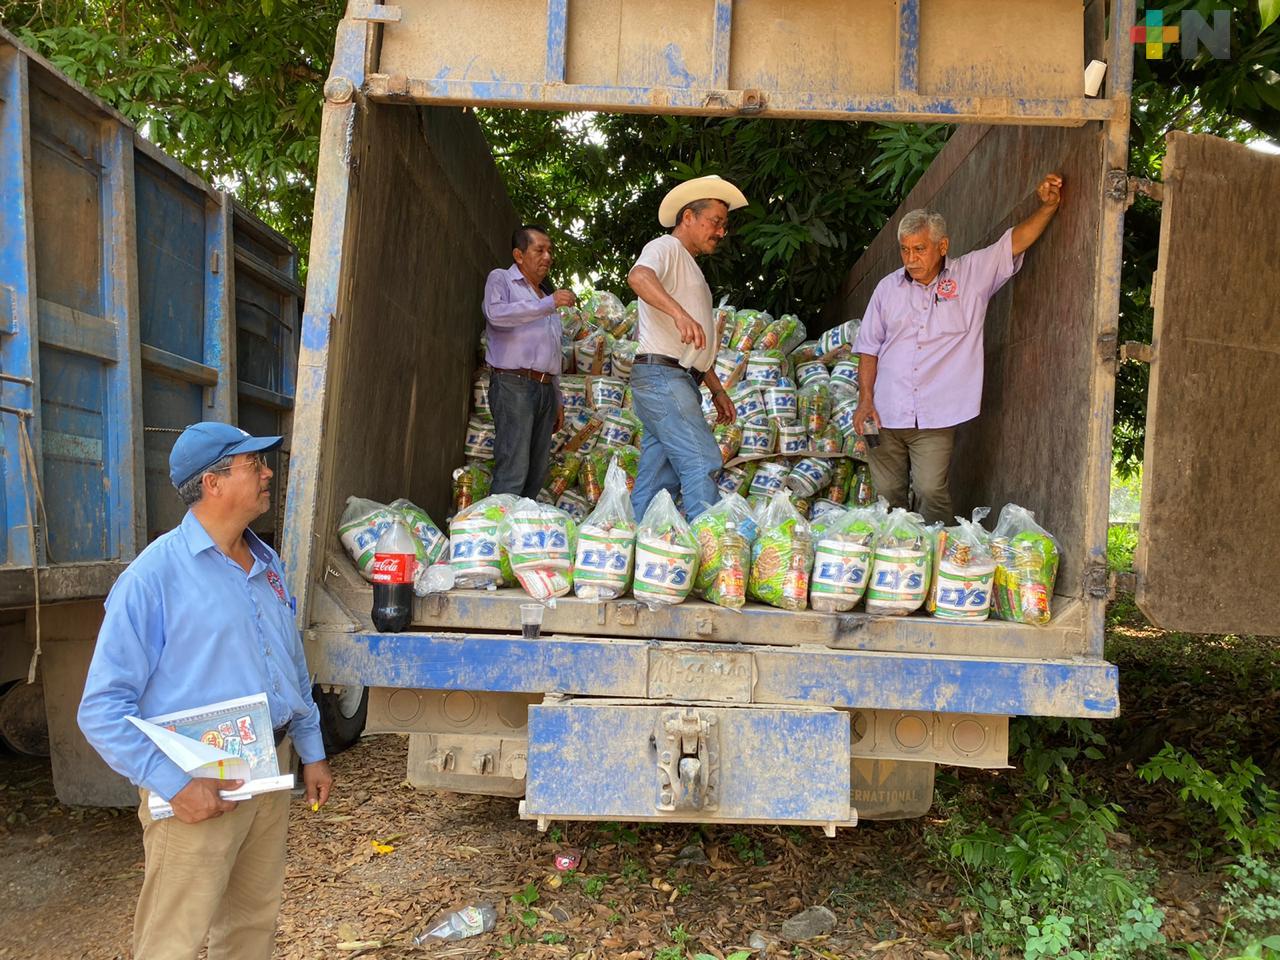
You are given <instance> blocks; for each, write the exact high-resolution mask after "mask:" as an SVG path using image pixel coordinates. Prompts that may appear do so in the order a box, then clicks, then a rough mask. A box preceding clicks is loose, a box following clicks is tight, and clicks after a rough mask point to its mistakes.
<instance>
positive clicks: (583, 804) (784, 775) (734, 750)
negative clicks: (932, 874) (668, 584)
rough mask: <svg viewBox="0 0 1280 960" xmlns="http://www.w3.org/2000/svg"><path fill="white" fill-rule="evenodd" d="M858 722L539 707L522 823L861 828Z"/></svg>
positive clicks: (794, 710) (678, 709)
mask: <svg viewBox="0 0 1280 960" xmlns="http://www.w3.org/2000/svg"><path fill="white" fill-rule="evenodd" d="M849 740H850V732H849V716H848V714H847V713H844V712H842V711H838V710H830V709H825V708H820V709H807V708H799V707H787V708H775V707H724V706H715V707H712V706H697V705H693V706H691V705H682V706H672V705H670V704H652V705H651V704H644V705H639V704H631V705H628V704H622V703H617V702H608V701H583V700H578V701H573V700H565V701H559V702H554V701H553V702H547V703H543V704H537V705H534V706H531V707H530V708H529V770H528V781H527V785H526V792H525V798H526V799H525V802H524V804H522V806H521V813H522V815H523V816H525V817H527V818H530V819H537V820H539V821H540V823H541V822H542V821H546V820H555V819H574V820H593V819H598V820H669V821H676V822H709V823H751V822H758V823H797V824H813V825H818V826H822V827H824V829H826V830H827V832H828V833H833V832H834V830H835V827H836V826H851V825H853V823H855V822H856V817H857V813H856V811H855V810H854V809H853V808H852V807H851V806H850V803H849V797H850V781H849V774H850V762H849Z"/></svg>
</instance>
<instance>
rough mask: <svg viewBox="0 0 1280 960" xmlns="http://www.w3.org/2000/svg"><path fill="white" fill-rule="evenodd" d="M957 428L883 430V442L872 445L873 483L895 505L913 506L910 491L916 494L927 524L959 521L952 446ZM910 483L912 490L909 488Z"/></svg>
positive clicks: (869, 462)
mask: <svg viewBox="0 0 1280 960" xmlns="http://www.w3.org/2000/svg"><path fill="white" fill-rule="evenodd" d="M955 439H956V428H955V427H941V428H938V429H934V430H920V429H908V430H893V429H889V428H887V427H882V428H881V429H880V445H879V446H878V447H872V448H871V449H870V451H869V453H868V457H867V462H868V465H869V466H870V467H871V484H872V486H874V487H875V488H876V493H877V494H878V495H879V496H882V497H884V498H885V499H886V500H888V501H889V506H891V507H907V508H911V507H910V504H909V502H908V496H909V494H910V493H911V492H912V491H914V493H915V506H914V508H912V509H915V510H916V511H917V512H918V513H919V514H920V515H921V516H923V517H924V522H925V523H936V522H937V521H939V520H941V521H943V522H944V523H946V524H948V525H950V524H952V523H955V520H954V519H953V517H952V515H951V486H950V483H951V449H952V447H953V446H954V445H955ZM908 482H909V485H910V489H908Z"/></svg>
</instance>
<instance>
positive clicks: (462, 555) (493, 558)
mask: <svg viewBox="0 0 1280 960" xmlns="http://www.w3.org/2000/svg"><path fill="white" fill-rule="evenodd" d="M517 499H518V498H517V497H513V496H511V495H510V494H507V493H495V494H494V495H493V496H491V497H485V498H484V499H483V500H477V501H476V502H475V503H473V504H472V505H471V506H469V507H467V508H465V509H463V510H460V511H459V512H458V513H457V514H455V515H454V517H453V519H452V520H450V521H449V563H450V564H451V565H452V567H453V571H454V583H455V584H456V585H457V586H459V587H462V588H464V589H475V588H480V587H500V586H502V584H503V583H509V582H512V581H513V580H514V579H515V578H514V577H513V576H511V563H510V561H509V560H507V558H506V557H505V553H506V551H505V549H504V548H503V546H502V544H501V542H500V540H499V539H498V528H499V526H500V525H501V523H502V520H503V518H504V517H505V516H506V515H507V514H508V513H510V512H511V510H512V508H514V507H515V505H516V501H517Z"/></svg>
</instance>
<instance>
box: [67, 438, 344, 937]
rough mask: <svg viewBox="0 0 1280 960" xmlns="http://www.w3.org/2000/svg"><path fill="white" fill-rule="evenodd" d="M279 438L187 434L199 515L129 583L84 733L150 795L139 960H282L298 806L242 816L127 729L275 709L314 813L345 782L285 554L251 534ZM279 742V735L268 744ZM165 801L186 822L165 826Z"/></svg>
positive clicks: (174, 463)
mask: <svg viewBox="0 0 1280 960" xmlns="http://www.w3.org/2000/svg"><path fill="white" fill-rule="evenodd" d="M280 443H281V438H280V437H253V436H250V435H249V434H247V433H245V432H244V431H243V430H239V429H237V428H235V427H233V426H231V425H230V424H226V423H213V422H207V423H198V424H195V425H194V426H191V427H188V428H187V429H186V430H184V431H183V432H182V434H181V436H179V437H178V439H177V442H175V443H174V445H173V451H172V453H170V455H169V478H170V480H171V481H172V482H173V485H174V486H175V487H176V488H177V490H178V495H179V496H180V497H181V498H182V501H183V502H184V503H185V504H186V505H187V506H188V508H189V509H188V512H187V514H186V516H185V517H184V518H183V520H182V523H181V525H179V526H178V527H177V528H175V529H173V530H170V531H169V532H168V533H165V534H163V535H162V536H160V537H158V538H157V539H156V540H155V542H153V543H152V544H151V545H150V546H148V547H147V548H146V549H145V550H143V551H142V553H141V554H139V555H138V558H137V559H136V560H134V561H133V563H131V564H129V566H128V568H127V569H126V570H125V571H124V573H122V574H121V575H120V579H119V580H117V581H116V583H115V586H114V587H113V588H112V590H111V593H110V595H109V596H108V597H107V602H106V615H105V617H104V619H103V622H102V628H101V630H100V631H99V633H98V642H97V646H96V647H95V649H94V654H93V662H92V664H91V665H90V667H89V676H88V679H87V681H86V683H85V691H84V697H83V699H82V700H81V703H80V712H79V722H80V729H81V730H82V731H84V735H85V737H86V738H87V739H88V741H89V743H90V744H91V745H92V746H93V748H94V749H95V750H97V751H98V753H99V754H101V755H102V758H103V759H104V760H106V761H107V763H108V764H109V765H110V766H111V767H112V768H113V769H114V770H116V771H117V772H119V773H121V774H123V775H124V776H126V777H128V778H129V779H130V780H132V781H133V782H134V783H136V784H137V785H138V786H139V788H140V793H141V795H142V803H141V806H140V807H139V810H138V817H139V819H140V820H141V821H142V845H143V848H144V851H145V854H146V874H145V877H144V879H143V884H142V893H141V894H140V896H139V898H138V907H137V912H136V914H135V916H134V928H133V949H134V957H135V960H168V958H174V960H177V958H184V960H185V958H194V957H195V956H196V954H197V953H198V952H199V950H200V947H201V946H202V944H203V943H204V941H205V938H206V936H207V937H208V941H209V954H208V955H209V960H231V958H235V960H254V958H260V957H261V958H265V957H269V956H270V955H271V952H272V948H273V946H274V942H275V924H276V914H277V913H278V912H279V909H280V897H281V892H282V886H283V883H284V857H285V839H286V833H287V829H288V816H289V793H288V791H284V792H274V793H262V794H259V795H257V796H254V797H252V798H251V799H249V800H243V801H240V802H238V803H233V802H231V801H229V800H226V799H224V798H223V797H222V796H221V795H220V793H219V791H220V790H226V789H231V788H234V787H237V786H240V785H241V782H240V781H237V780H215V779H209V778H202V777H196V778H192V777H190V776H189V775H188V774H186V773H184V772H183V770H182V768H181V767H179V766H178V765H177V764H175V763H174V762H173V761H172V760H170V759H169V758H168V757H167V756H166V755H165V754H164V753H163V752H162V751H161V750H160V749H159V747H157V746H156V745H155V744H154V743H152V741H151V740H150V739H148V737H147V736H146V734H144V733H143V732H142V730H139V729H138V728H137V727H135V726H134V724H133V723H131V722H130V721H129V720H128V718H129V717H131V716H133V717H141V718H144V719H145V718H148V717H155V716H160V715H163V714H168V713H173V712H176V711H182V710H190V709H193V708H196V707H201V706H204V705H207V704H211V703H216V702H220V701H224V700H234V699H236V698H239V697H246V696H252V695H253V694H259V693H265V694H266V697H267V705H268V708H269V712H270V715H271V725H272V727H273V728H274V737H275V744H276V749H277V756H278V758H279V760H280V767H281V769H282V770H288V769H289V766H290V765H291V760H292V751H293V750H296V751H297V753H298V755H299V757H300V758H301V760H302V780H303V785H304V787H305V789H306V797H307V803H308V804H309V805H312V806H313V807H317V806H319V805H321V804H323V803H324V802H325V801H326V800H327V799H328V796H329V789H330V787H331V786H332V783H333V777H332V775H331V773H330V772H329V764H328V762H327V761H326V760H325V755H324V744H323V741H322V738H321V735H320V715H319V711H318V710H317V709H316V705H315V702H314V701H313V700H312V698H311V679H310V674H309V672H308V670H307V665H306V661H305V660H304V658H303V654H302V642H301V638H300V637H299V635H298V629H297V626H296V624H295V622H294V610H293V603H292V601H291V600H290V598H289V595H288V592H287V590H286V589H285V586H284V570H283V567H282V566H281V563H280V558H279V557H278V556H277V555H276V553H275V551H274V550H272V549H271V548H270V547H268V546H267V545H266V544H265V543H263V542H262V541H261V540H260V539H259V538H258V537H257V536H256V535H255V534H254V533H253V531H251V530H250V529H249V524H250V523H252V522H253V521H254V520H255V519H256V518H257V517H259V516H261V515H262V514H263V513H265V512H266V511H267V509H268V508H269V507H270V505H271V484H270V481H271V476H272V472H271V469H270V468H269V467H268V466H267V463H266V460H265V454H266V452H267V451H269V450H273V449H275V448H276V447H278V446H279V445H280ZM264 735H265V731H264ZM152 792H154V793H157V794H159V795H160V796H161V797H163V798H164V799H165V800H167V801H168V802H169V804H170V806H172V808H173V813H174V815H173V817H170V818H166V819H163V820H155V819H153V818H152V817H151V815H150V812H149V807H148V800H149V795H150V794H151V793H152Z"/></svg>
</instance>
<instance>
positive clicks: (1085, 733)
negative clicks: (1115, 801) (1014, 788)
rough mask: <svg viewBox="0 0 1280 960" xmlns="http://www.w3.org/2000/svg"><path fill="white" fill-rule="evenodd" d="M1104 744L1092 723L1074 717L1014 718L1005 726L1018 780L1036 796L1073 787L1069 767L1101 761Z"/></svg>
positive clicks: (1070, 789)
mask: <svg viewBox="0 0 1280 960" xmlns="http://www.w3.org/2000/svg"><path fill="white" fill-rule="evenodd" d="M1106 743H1107V740H1106V737H1104V736H1103V735H1102V734H1101V733H1100V732H1099V731H1098V730H1097V729H1096V728H1095V727H1094V725H1093V723H1092V721H1089V720H1083V719H1079V718H1074V717H1015V718H1014V719H1013V720H1012V721H1011V722H1010V723H1009V757H1010V760H1013V761H1016V762H1017V763H1018V764H1019V765H1020V767H1021V780H1022V781H1023V782H1024V784H1025V785H1026V786H1029V787H1030V788H1031V789H1032V790H1034V791H1035V792H1037V793H1042V794H1044V793H1050V792H1057V791H1063V792H1065V793H1068V794H1070V793H1072V792H1073V791H1074V789H1075V787H1076V775H1075V773H1074V772H1073V770H1072V765H1073V764H1078V763H1079V762H1080V761H1081V760H1101V759H1102V748H1103V747H1105V746H1106Z"/></svg>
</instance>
